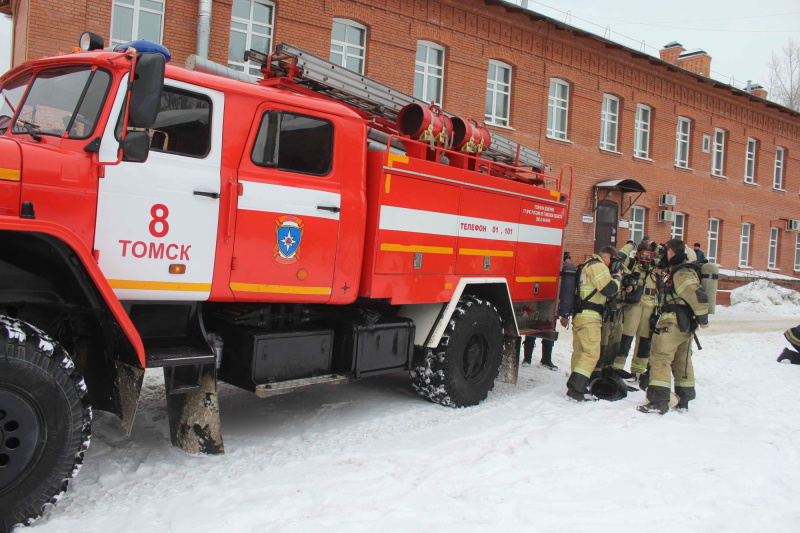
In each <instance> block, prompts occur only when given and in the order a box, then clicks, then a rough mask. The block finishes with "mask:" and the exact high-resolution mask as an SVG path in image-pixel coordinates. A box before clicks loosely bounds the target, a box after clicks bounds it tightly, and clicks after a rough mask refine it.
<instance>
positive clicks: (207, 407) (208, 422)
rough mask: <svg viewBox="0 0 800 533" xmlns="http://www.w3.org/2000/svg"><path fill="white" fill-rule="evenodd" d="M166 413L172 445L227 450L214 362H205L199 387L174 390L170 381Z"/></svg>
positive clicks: (206, 451)
mask: <svg viewBox="0 0 800 533" xmlns="http://www.w3.org/2000/svg"><path fill="white" fill-rule="evenodd" d="M166 370H167V369H166V368H165V371H166ZM165 381H167V382H168V380H165ZM167 414H168V416H169V434H170V439H171V440H172V445H173V446H177V447H179V448H182V449H183V450H184V451H185V452H188V453H195V454H208V455H218V454H222V453H225V448H224V446H223V444H222V425H221V424H220V417H219V399H218V397H217V369H216V365H215V364H214V363H212V364H206V365H203V368H202V371H201V375H200V389H199V390H195V391H193V392H188V393H183V394H181V393H175V391H172V390H170V385H168V384H167Z"/></svg>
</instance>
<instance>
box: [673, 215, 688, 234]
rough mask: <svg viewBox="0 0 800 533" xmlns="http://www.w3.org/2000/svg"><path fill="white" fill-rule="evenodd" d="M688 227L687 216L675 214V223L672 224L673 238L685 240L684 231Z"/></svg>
mask: <svg viewBox="0 0 800 533" xmlns="http://www.w3.org/2000/svg"><path fill="white" fill-rule="evenodd" d="M685 225H686V215H684V214H683V213H675V221H674V222H673V223H672V238H673V239H681V240H683V229H684V227H685Z"/></svg>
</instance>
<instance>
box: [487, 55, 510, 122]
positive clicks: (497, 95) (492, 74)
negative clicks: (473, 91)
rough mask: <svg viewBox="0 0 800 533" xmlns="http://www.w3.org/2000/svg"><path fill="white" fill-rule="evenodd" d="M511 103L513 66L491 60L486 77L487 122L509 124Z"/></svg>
mask: <svg viewBox="0 0 800 533" xmlns="http://www.w3.org/2000/svg"><path fill="white" fill-rule="evenodd" d="M510 103H511V67H510V66H508V65H506V64H505V63H500V62H499V61H489V74H488V75H487V77H486V117H485V122H486V124H492V125H494V126H508V115H509V108H510Z"/></svg>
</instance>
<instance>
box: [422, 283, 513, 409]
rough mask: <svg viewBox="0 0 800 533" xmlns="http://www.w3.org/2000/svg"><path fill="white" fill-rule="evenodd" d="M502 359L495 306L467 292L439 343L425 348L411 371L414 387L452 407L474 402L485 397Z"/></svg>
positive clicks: (500, 336) (499, 329)
mask: <svg viewBox="0 0 800 533" xmlns="http://www.w3.org/2000/svg"><path fill="white" fill-rule="evenodd" d="M502 358H503V325H502V323H501V321H500V315H499V314H498V312H497V309H495V308H494V306H493V305H492V304H491V303H489V302H487V301H486V300H482V299H480V298H477V297H475V296H471V295H466V296H463V297H462V298H461V300H460V301H459V302H458V306H457V307H456V310H455V311H454V312H453V316H452V317H451V318H450V323H449V324H448V326H447V329H446V330H445V333H444V335H442V339H441V340H440V341H439V346H437V347H436V348H435V349H433V350H428V349H425V353H424V356H423V357H422V358H421V359H422V360H421V361H420V362H419V364H418V365H417V366H416V367H415V368H414V370H412V371H411V379H412V385H413V386H414V389H415V390H416V391H417V392H418V393H419V394H420V396H422V397H423V398H427V399H428V400H430V401H432V402H435V403H439V404H442V405H448V406H451V407H468V406H471V405H477V404H479V403H480V402H482V401H483V400H485V399H486V396H488V394H489V391H490V390H492V388H493V387H494V381H495V379H496V378H497V374H498V372H499V370H500V363H501V362H502Z"/></svg>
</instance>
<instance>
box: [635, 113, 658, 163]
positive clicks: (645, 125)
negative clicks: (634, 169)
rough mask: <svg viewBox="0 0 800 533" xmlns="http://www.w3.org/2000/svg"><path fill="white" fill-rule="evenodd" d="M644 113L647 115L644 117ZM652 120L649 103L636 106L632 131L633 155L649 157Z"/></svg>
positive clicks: (642, 157) (641, 157)
mask: <svg viewBox="0 0 800 533" xmlns="http://www.w3.org/2000/svg"><path fill="white" fill-rule="evenodd" d="M645 115H647V117H646V118H645ZM652 121H653V109H652V108H651V107H650V106H649V105H644V104H638V105H637V106H636V125H635V127H634V131H633V156H634V157H638V158H640V159H650V127H651V123H652Z"/></svg>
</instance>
